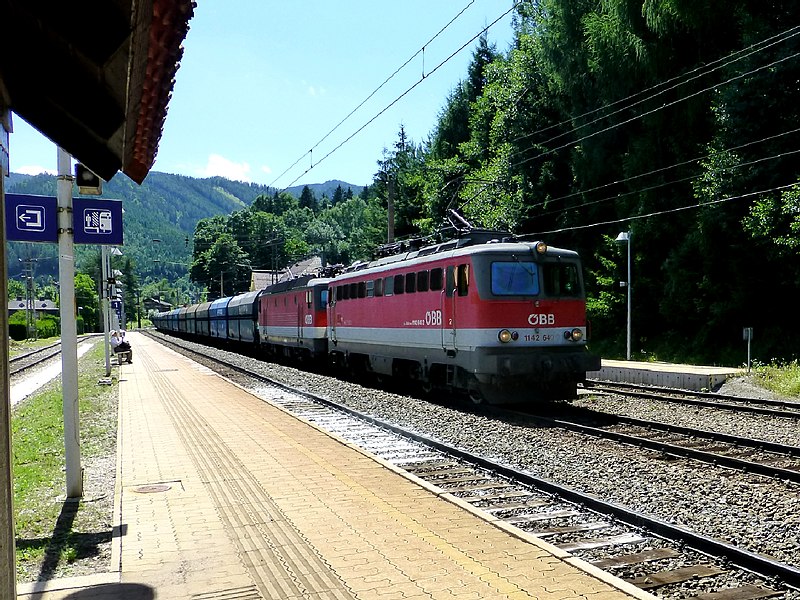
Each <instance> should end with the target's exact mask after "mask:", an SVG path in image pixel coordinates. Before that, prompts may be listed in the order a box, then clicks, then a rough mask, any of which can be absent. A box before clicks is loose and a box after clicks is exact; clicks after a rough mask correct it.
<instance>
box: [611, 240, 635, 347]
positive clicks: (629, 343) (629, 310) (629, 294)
mask: <svg viewBox="0 0 800 600" xmlns="http://www.w3.org/2000/svg"><path fill="white" fill-rule="evenodd" d="M631 237H632V233H631V232H630V231H621V232H620V234H619V235H618V236H617V237H616V239H615V240H614V241H615V242H617V243H618V244H622V243H626V244H627V245H628V280H627V281H625V282H623V285H625V286H627V288H628V329H627V333H628V335H627V340H628V343H627V346H626V354H625V356H626V359H627V360H630V359H631V287H632V286H631Z"/></svg>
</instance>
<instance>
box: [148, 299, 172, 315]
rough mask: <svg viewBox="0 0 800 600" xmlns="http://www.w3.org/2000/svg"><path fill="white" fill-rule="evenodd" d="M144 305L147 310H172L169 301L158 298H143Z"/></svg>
mask: <svg viewBox="0 0 800 600" xmlns="http://www.w3.org/2000/svg"><path fill="white" fill-rule="evenodd" d="M142 306H143V307H144V310H145V312H151V311H152V312H166V311H168V310H172V305H171V304H170V303H169V302H164V301H163V300H160V299H158V298H142Z"/></svg>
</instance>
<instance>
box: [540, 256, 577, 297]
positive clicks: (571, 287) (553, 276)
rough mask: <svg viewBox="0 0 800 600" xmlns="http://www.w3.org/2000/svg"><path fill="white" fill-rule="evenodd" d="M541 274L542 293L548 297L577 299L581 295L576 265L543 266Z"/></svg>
mask: <svg viewBox="0 0 800 600" xmlns="http://www.w3.org/2000/svg"><path fill="white" fill-rule="evenodd" d="M542 274H543V279H544V291H545V293H546V294H547V295H548V296H568V297H578V296H580V295H581V286H580V279H579V277H578V268H577V266H576V265H574V264H569V263H559V264H554V265H544V266H543V268H542Z"/></svg>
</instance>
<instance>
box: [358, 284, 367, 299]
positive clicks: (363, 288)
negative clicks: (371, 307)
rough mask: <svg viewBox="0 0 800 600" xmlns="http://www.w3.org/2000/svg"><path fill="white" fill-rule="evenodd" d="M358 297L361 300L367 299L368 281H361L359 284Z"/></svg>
mask: <svg viewBox="0 0 800 600" xmlns="http://www.w3.org/2000/svg"><path fill="white" fill-rule="evenodd" d="M358 297H359V298H366V297H367V282H366V281H359V282H358Z"/></svg>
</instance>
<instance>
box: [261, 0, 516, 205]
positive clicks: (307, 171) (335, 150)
mask: <svg viewBox="0 0 800 600" xmlns="http://www.w3.org/2000/svg"><path fill="white" fill-rule="evenodd" d="M520 2H522V0H518V1H517V2H514V4H513V5H512V6H511V8H509V9H508V10H507V11H505V12H504V13H503V14H501V15H500V16H499V17H497V18H496V19H494V20H493V21H492V22H491V23H489V24H488V25H486V26H485V27H483V28H482V29H481V30H480V31H479V32H478V33H476V34H475V35H474V36H472V37H471V38H470V39H469V40H467V41H466V42H465V43H464V44H462V45H461V46H460V47H459V48H458V49H457V50H455V51H454V52H452V53H451V54H450V55H449V56H448V57H447V58H445V59H444V60H442V61H441V62H440V63H438V64H437V65H436V66H435V67H433V69H431V70H430V71H429V72H428V73H427V74H425V73H423V76H422V77H420V78H419V79H418V80H417V81H416V82H415V83H414V84H412V85H411V86H410V87H409V88H407V89H406V90H405V91H404V92H402V93H401V94H400V95H399V96H397V97H396V98H395V99H394V100H392V101H391V102H390V103H389V104H388V105H386V106H385V107H384V108H382V109H381V110H380V111H379V112H378V113H377V114H375V115H374V116H373V117H372V118H370V119H369V120H368V121H367V122H366V123H364V124H363V125H362V126H361V127H359V128H358V129H356V130H355V131H354V132H353V133H352V134H350V135H349V136H348V137H347V138H345V139H344V140H343V141H342V142H340V143H339V144H338V145H337V146H335V147H334V148H333V149H332V150H330V151H329V152H328V153H327V154H325V155H324V156H323V157H322V158H321V159H319V160H318V161H317V162H316V163H314V164H313V165H310V166H309V167H308V168H307V169H306V170H305V171H303V172H302V173H300V175H298V176H297V177H296V178H295V179H294V180H292V181H291V182H290V183H289V184H288V185H286V186H284V188H283V189H284V190H286V189H288V188H290V187H291V186H292V185H294V184H295V183H296V182H297V181H299V180H300V178H302V177H303V176H305V175H306V174H308V173H309V172H310V171H311V170H312V169H314V168H315V167H317V166H319V165H320V164H321V163H322V162H323V161H325V160H326V159H327V158H329V157H330V156H331V155H333V154H334V153H336V152H337V151H338V150H339V149H341V148H342V147H343V146H344V145H345V144H347V143H348V142H350V140H352V139H353V138H354V137H356V136H357V135H358V134H359V133H361V132H362V131H363V130H364V129H366V128H367V127H369V126H370V125H371V124H372V123H373V122H375V120H377V119H378V118H379V117H380V116H382V115H383V114H384V113H386V111H388V110H389V109H390V108H392V107H393V106H394V105H395V104H397V103H398V102H400V100H402V99H403V98H405V97H406V96H407V95H408V94H409V93H411V92H412V91H413V90H414V89H415V88H416V87H417V86H419V85H420V84H421V83H422V82H423V81H425V80H426V79H427V78H428V77H430V76H431V75H433V74H434V73H435V72H436V71H438V70H439V69H440V68H441V67H443V66H444V65H445V64H447V63H448V62H450V61H451V60H452V59H453V58H455V57H456V56H457V55H458V54H459V53H460V52H462V51H463V50H464V49H465V48H467V47H468V46H469V45H470V44H471V43H472V42H474V41H475V40H477V39H478V38H479V37H480V36H481V35H483V34H484V33H486V32H487V31H488V30H489V29H491V28H492V27H493V26H494V25H496V24H497V23H499V22H500V21H501V20H502V19H503V18H504V17H506V16H507V15H508V14H510V13H511V12H512V11H513V10H514V9H516V8H517V6H518V5H519V4H520ZM307 154H308V153H306V154H304V155H303V156H302V157H300V159H298V160H297V161H296V162H295V165H296V164H297V163H298V162H300V160H302V158H303V157H305V156H307ZM286 172H288V170H287V171H285V172H284V173H283V174H281V176H280V177H282V176H283V175H284V174H285V173H286ZM276 181H277V180H276Z"/></svg>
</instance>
